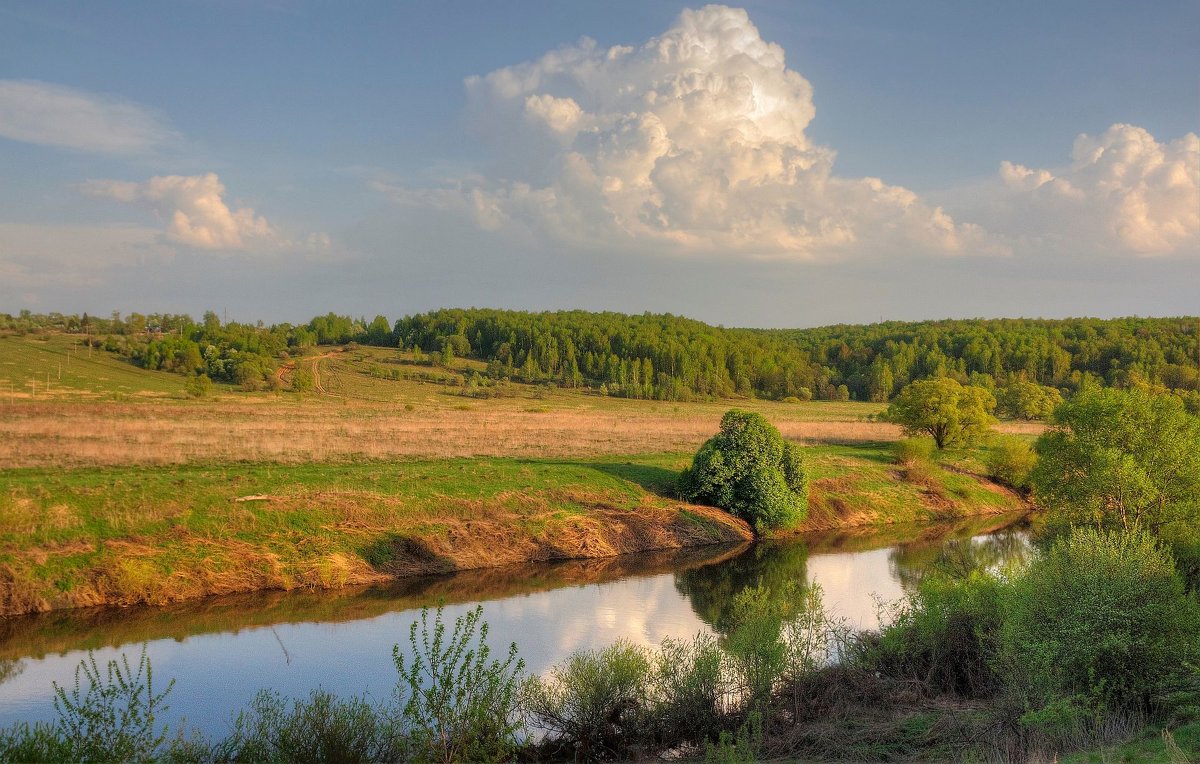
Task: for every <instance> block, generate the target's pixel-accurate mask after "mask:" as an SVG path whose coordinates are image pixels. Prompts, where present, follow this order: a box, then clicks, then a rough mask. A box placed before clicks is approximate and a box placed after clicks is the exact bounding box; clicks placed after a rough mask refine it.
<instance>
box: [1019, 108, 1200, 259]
mask: <svg viewBox="0 0 1200 764" xmlns="http://www.w3.org/2000/svg"><path fill="white" fill-rule="evenodd" d="M1000 177H1001V179H1002V180H1003V182H1004V184H1005V187H1006V191H1007V194H1006V198H1005V199H1004V200H1003V202H1002V207H1001V210H1002V212H1003V213H1005V218H1006V219H1002V220H1000V221H998V224H999V225H1001V226H1004V227H1006V228H1008V227H1011V228H1013V229H1014V230H1017V229H1018V227H1019V230H1021V231H1022V235H1023V236H1024V237H1025V238H1026V239H1027V240H1030V241H1031V242H1038V243H1041V244H1043V245H1045V244H1049V245H1050V246H1053V247H1054V248H1056V249H1061V248H1066V247H1072V248H1076V249H1077V248H1080V247H1086V248H1090V249H1094V250H1097V251H1101V252H1118V253H1132V254H1136V255H1142V256H1153V255H1177V254H1179V255H1187V254H1190V255H1200V137H1197V136H1196V134H1195V133H1188V134H1187V135H1185V136H1183V137H1182V138H1180V139H1178V140H1175V141H1170V142H1163V143H1160V142H1159V141H1157V140H1156V139H1155V138H1154V136H1153V135H1151V134H1150V133H1149V132H1147V131H1146V130H1144V129H1142V128H1140V127H1135V126H1133V125H1122V124H1117V125H1113V126H1112V127H1110V128H1108V130H1106V131H1104V133H1102V134H1101V135H1098V136H1090V135H1080V136H1079V137H1078V138H1077V139H1076V140H1075V145H1074V148H1073V150H1072V152H1071V164H1070V166H1068V167H1066V168H1064V169H1061V170H1054V171H1051V170H1046V169H1030V168H1028V167H1025V166H1023V165H1019V164H1014V163H1012V162H1004V163H1002V164H1001V166H1000Z"/></svg>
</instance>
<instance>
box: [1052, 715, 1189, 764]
mask: <svg viewBox="0 0 1200 764" xmlns="http://www.w3.org/2000/svg"><path fill="white" fill-rule="evenodd" d="M1170 735H1171V738H1172V739H1173V740H1174V743H1175V746H1177V750H1176V751H1174V752H1173V751H1171V750H1169V749H1168V747H1167V741H1166V739H1165V738H1164V737H1163V733H1162V730H1161V729H1158V728H1151V729H1149V730H1147V731H1146V732H1144V733H1142V734H1141V735H1139V736H1138V737H1137V738H1136V739H1134V740H1132V741H1130V742H1128V743H1125V744H1124V745H1119V746H1112V747H1106V748H1103V749H1100V750H1094V751H1083V752H1080V753H1075V754H1071V755H1070V756H1066V757H1064V758H1063V760H1062V761H1063V764H1085V762H1097V764H1116V762H1161V763H1162V764H1184V762H1188V761H1192V762H1194V761H1198V760H1200V722H1192V723H1190V724H1185V725H1182V726H1180V727H1176V728H1174V729H1172V730H1170ZM1180 754H1182V756H1183V757H1186V758H1181V757H1180Z"/></svg>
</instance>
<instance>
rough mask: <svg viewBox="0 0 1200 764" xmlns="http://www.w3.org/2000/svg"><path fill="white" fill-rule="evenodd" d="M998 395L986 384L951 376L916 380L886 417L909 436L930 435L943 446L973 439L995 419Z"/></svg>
mask: <svg viewBox="0 0 1200 764" xmlns="http://www.w3.org/2000/svg"><path fill="white" fill-rule="evenodd" d="M995 408H996V399H995V397H993V396H992V394H991V393H990V392H988V391H987V390H985V389H984V388H982V387H974V386H972V385H963V384H960V383H959V382H958V381H956V380H953V379H950V378H948V377H940V378H938V379H926V380H921V381H919V382H913V383H912V384H911V385H909V386H908V387H906V388H904V389H903V390H901V391H900V394H899V395H897V396H896V400H894V401H892V405H891V406H888V410H887V412H886V414H885V418H886V419H887V421H889V422H895V423H896V424H898V425H900V426H901V427H903V428H904V433H905V434H906V435H909V436H916V435H930V436H932V437H933V442H934V443H936V444H937V447H938V448H939V449H941V448H945V447H946V446H953V445H959V444H962V443H969V442H971V441H973V440H975V439H977V438H978V437H979V436H981V435H983V434H984V433H985V432H987V429H988V426H989V425H991V424H992V422H994V421H995V419H994V418H993V417H992V411H994V410H995Z"/></svg>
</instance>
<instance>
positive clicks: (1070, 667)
mask: <svg viewBox="0 0 1200 764" xmlns="http://www.w3.org/2000/svg"><path fill="white" fill-rule="evenodd" d="M1005 609H1006V610H1007V611H1008V613H1009V616H1008V618H1006V619H1005V622H1004V625H1003V640H1004V647H1005V651H1006V655H1007V656H1008V661H1007V667H1008V671H1009V672H1010V681H1011V684H1012V686H1013V687H1017V688H1021V690H1022V691H1023V692H1025V693H1027V694H1028V704H1029V707H1031V708H1035V709H1036V708H1039V707H1043V706H1054V705H1058V706H1062V704H1063V702H1064V701H1065V702H1067V703H1069V704H1070V705H1071V706H1073V707H1077V708H1080V709H1086V710H1088V712H1089V713H1090V712H1095V711H1097V710H1100V711H1106V712H1113V711H1130V712H1137V713H1139V714H1149V713H1152V712H1153V711H1154V710H1155V708H1154V706H1155V704H1156V702H1157V701H1158V700H1159V698H1158V696H1159V694H1160V693H1161V691H1162V689H1163V688H1164V687H1168V686H1170V685H1171V683H1172V681H1173V680H1175V679H1177V678H1178V674H1179V673H1180V672H1184V671H1186V670H1187V669H1186V667H1187V666H1188V665H1189V663H1190V664H1192V665H1195V663H1196V662H1197V660H1198V659H1200V603H1197V601H1196V599H1195V598H1194V597H1191V596H1189V595H1188V594H1187V593H1186V592H1185V591H1184V584H1183V580H1182V578H1181V577H1180V576H1179V574H1178V573H1177V572H1176V570H1175V565H1174V561H1173V560H1172V559H1171V555H1170V553H1169V552H1167V551H1166V550H1164V549H1163V548H1162V547H1161V546H1160V545H1159V544H1158V543H1157V542H1156V541H1155V539H1154V538H1153V537H1151V536H1150V535H1149V534H1146V533H1144V532H1140V531H1137V532H1123V531H1104V530H1097V529H1095V528H1076V529H1074V530H1072V531H1071V533H1070V534H1069V535H1068V536H1066V537H1064V538H1061V539H1059V541H1058V542H1056V543H1055V545H1054V546H1053V547H1052V548H1051V549H1050V550H1049V552H1047V553H1046V554H1045V555H1043V556H1042V557H1040V558H1038V559H1036V560H1035V561H1034V563H1033V564H1032V566H1031V567H1030V569H1029V571H1028V573H1027V574H1026V575H1024V576H1022V577H1021V578H1019V579H1018V580H1017V581H1016V583H1015V585H1014V590H1013V594H1012V597H1011V601H1010V603H1009V605H1008V607H1007V608H1005Z"/></svg>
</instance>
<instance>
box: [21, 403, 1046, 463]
mask: <svg viewBox="0 0 1200 764" xmlns="http://www.w3.org/2000/svg"><path fill="white" fill-rule="evenodd" d="M254 400H256V401H257V402H255V403H247V402H237V401H214V402H211V403H204V404H191V403H186V402H176V401H164V400H159V401H154V402H138V403H76V404H68V403H45V404H16V405H7V406H0V469H2V468H12V467H35V466H42V467H44V466H50V465H63V466H83V465H119V464H183V463H189V462H196V461H274V462H281V463H298V462H311V461H330V460H333V461H336V460H342V459H355V458H367V459H382V458H394V457H407V456H412V457H426V458H433V457H459V456H552V457H563V456H575V457H577V456H591V455H601V454H633V453H650V452H664V451H688V450H692V449H694V448H696V447H697V446H698V445H699V444H700V443H702V442H703V441H704V439H705V438H708V437H709V436H711V435H712V434H713V433H714V432H716V429H717V426H718V423H719V421H720V417H721V414H722V413H723V411H724V410H725V409H726V408H728V407H730V406H733V405H735V404H732V403H730V404H712V405H704V406H697V405H691V406H685V407H678V406H671V405H670V404H661V403H650V402H630V403H631V405H627V406H623V407H613V406H607V407H603V408H596V409H586V408H561V409H559V408H555V409H550V410H547V411H544V412H542V411H529V410H524V409H521V408H519V407H516V406H513V405H497V404H495V403H494V402H490V401H485V402H477V403H473V404H471V407H470V408H469V409H468V410H459V409H451V408H421V409H416V410H414V411H406V410H404V409H403V408H402V407H399V406H381V405H367V404H344V403H330V402H327V401H323V400H309V401H305V402H302V403H295V402H286V401H285V402H280V403H272V402H264V400H263V399H262V398H258V399H254ZM789 408H791V409H793V410H794V407H786V406H781V405H774V406H773V407H772V409H771V410H769V411H764V412H763V413H765V414H767V415H768V417H769V418H770V419H771V420H772V421H773V422H774V423H775V424H776V426H778V427H779V429H780V431H781V432H782V433H783V435H784V436H785V437H787V438H790V439H793V440H797V441H807V442H826V443H827V442H842V443H853V442H865V441H881V440H892V439H894V438H897V437H899V429H898V428H897V427H895V426H894V425H890V424H885V423H882V422H867V421H809V420H808V419H807V418H804V416H805V415H804V413H803V410H800V412H799V413H793V411H792V410H789ZM677 409H678V411H676V410H677ZM1040 428H1041V425H1038V424H1029V423H1009V424H1006V425H1004V426H1002V429H1004V430H1005V431H1007V432H1026V433H1036V432H1038V431H1040Z"/></svg>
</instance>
